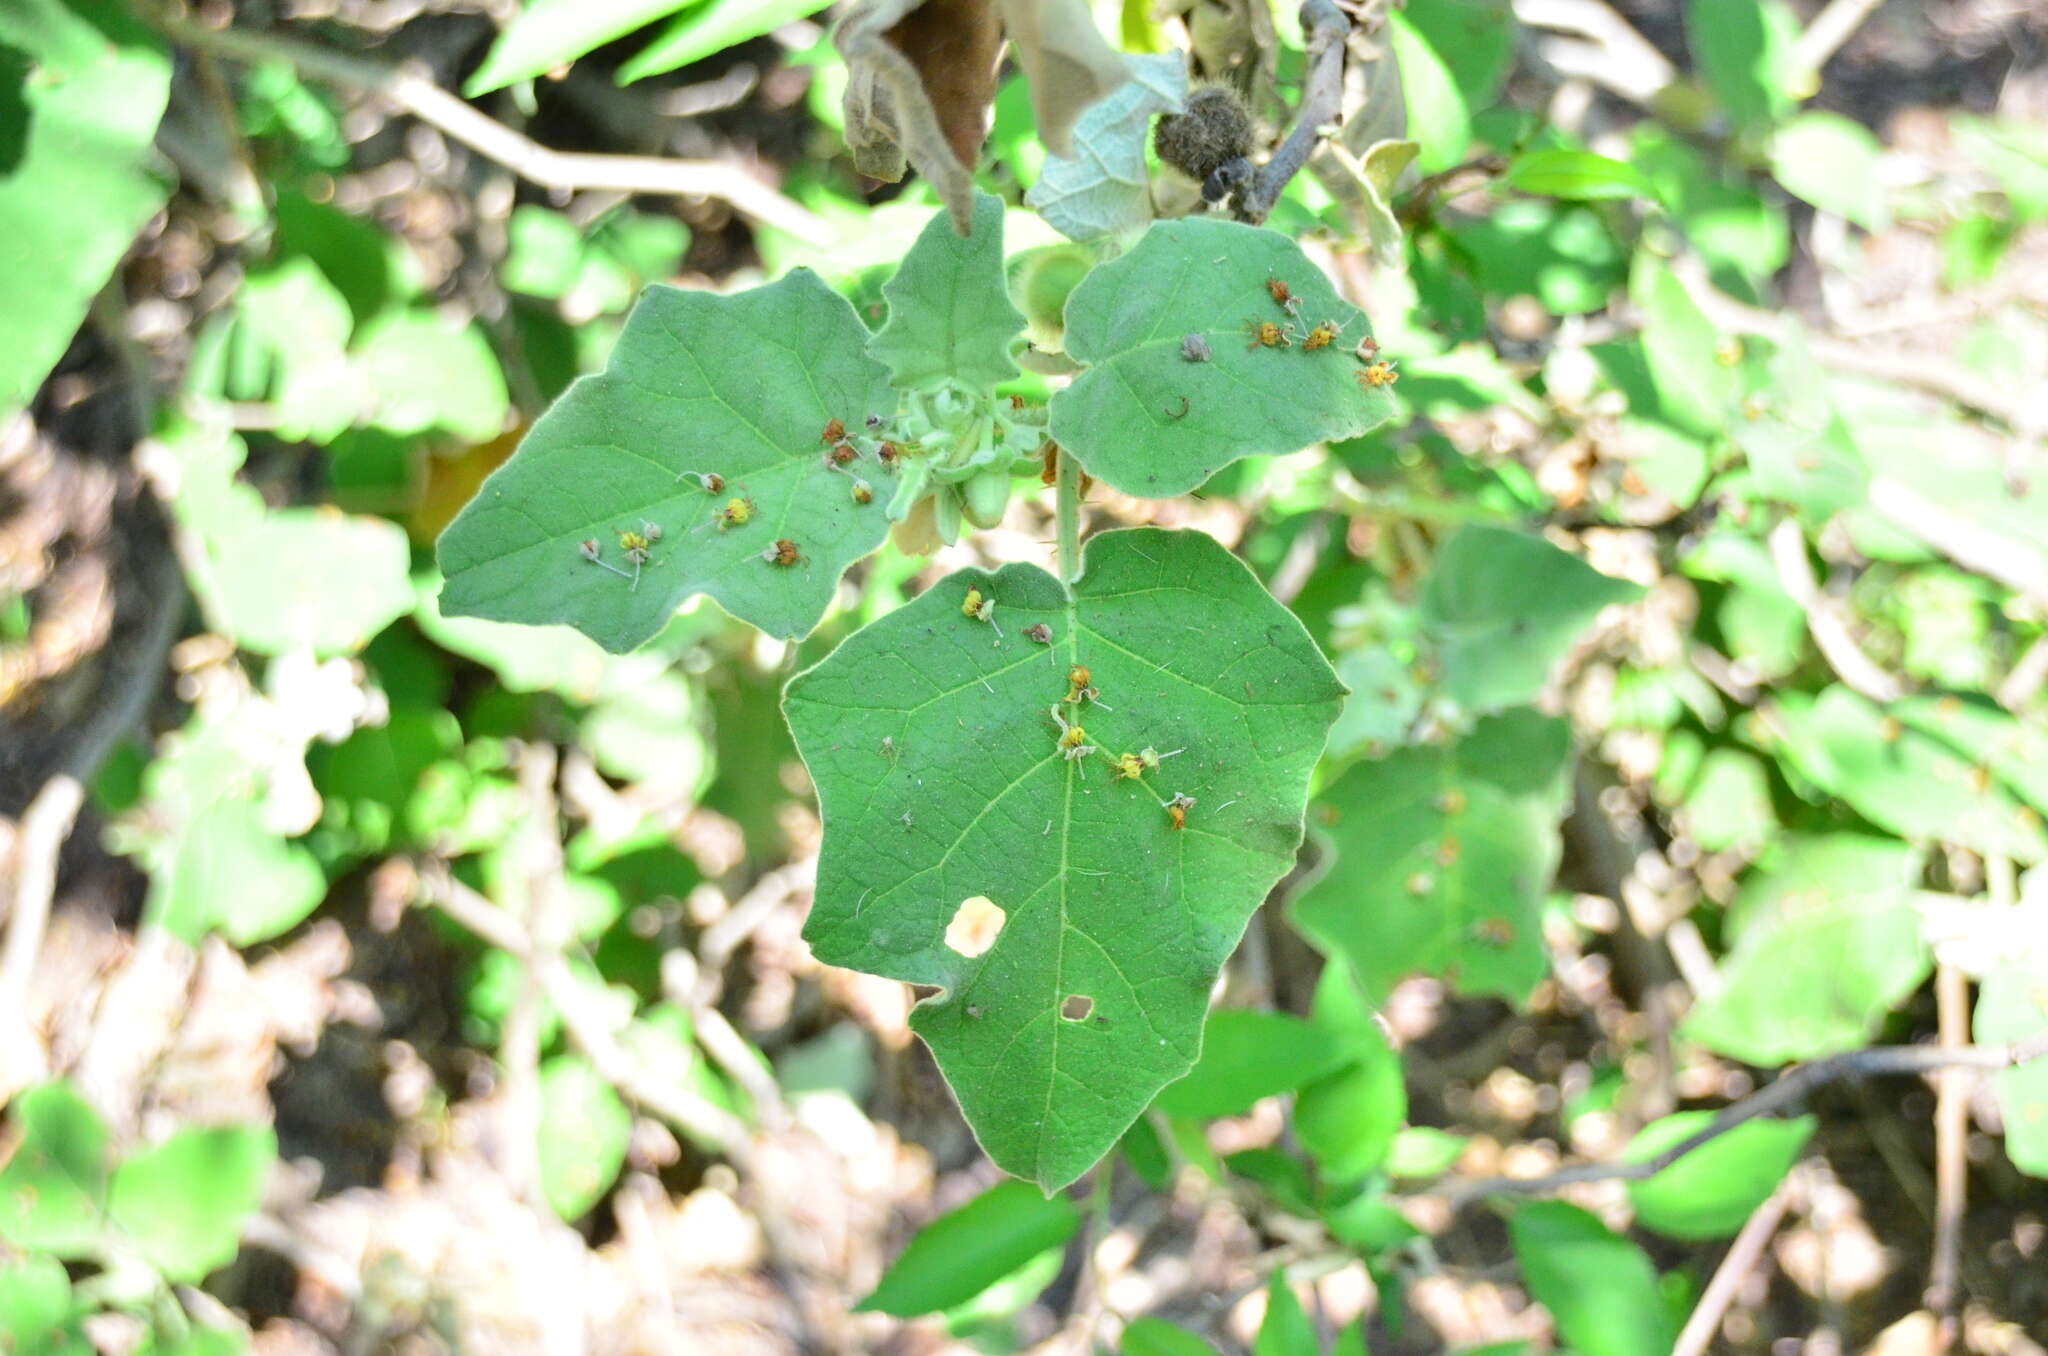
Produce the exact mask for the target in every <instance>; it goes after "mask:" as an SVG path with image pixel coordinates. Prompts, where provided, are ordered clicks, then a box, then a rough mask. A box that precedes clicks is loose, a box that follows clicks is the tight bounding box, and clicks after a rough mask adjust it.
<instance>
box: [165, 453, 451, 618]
mask: <svg viewBox="0 0 2048 1356" xmlns="http://www.w3.org/2000/svg"><path fill="white" fill-rule="evenodd" d="M159 446H160V447H161V448H162V449H163V450H164V451H165V452H166V453H167V454H168V455H169V457H170V459H171V460H173V461H174V462H175V464H176V470H177V474H176V477H175V492H174V494H173V497H172V500H171V509H172V512H173V513H174V514H175V515H176V516H177V518H178V519H179V521H180V522H181V523H183V524H184V525H185V526H186V527H187V528H188V529H189V530H190V531H191V532H192V533H193V535H194V536H195V537H196V538H197V540H198V543H199V545H200V547H201V548H202V550H201V553H200V555H199V556H198V558H197V559H195V560H193V561H191V562H189V564H188V568H189V570H190V580H191V584H192V591H193V592H194V593H195V594H197V595H198V597H199V603H200V606H201V608H202V610H203V611H204V612H205V613H206V617H207V621H208V623H209V624H210V625H211V626H212V627H214V629H216V630H218V631H220V632H222V633H223V634H226V635H228V636H231V637H232V638H233V639H234V640H235V641H236V642H237V643H238V644H240V645H241V646H242V647H243V648H244V649H248V650H254V651H256V652H258V653H260V654H284V653H288V652H290V651H293V650H299V649H310V650H312V651H313V652H314V653H315V654H321V655H326V654H346V653H350V652H352V651H355V650H358V649H360V648H361V647H362V646H363V645H364V644H366V643H367V642H368V641H369V639H370V637H372V636H374V635H375V634H376V633H377V632H379V631H381V630H383V629H384V627H385V626H387V625H388V624H389V623H390V622H391V620H392V619H393V618H395V617H398V616H400V615H402V614H403V613H404V612H405V611H406V610H407V609H408V608H409V607H411V606H412V584H411V582H410V580H409V579H408V578H407V573H408V571H409V570H410V569H411V567H412V551H411V548H410V547H409V546H408V545H407V544H406V540H405V531H404V529H403V528H400V527H399V526H398V525H397V524H395V523H390V522H386V521H384V520H382V519H379V518H367V517H357V516H353V515H348V514H340V513H336V512H334V511H333V510H331V509H275V510H273V509H270V508H267V507H266V506H265V505H264V502H263V498H262V496H261V495H260V494H258V493H257V492H256V490H255V489H253V488H252V487H250V486H247V485H244V484H241V483H239V482H238V481H237V480H236V479H235V472H236V471H237V470H239V469H240V468H241V465H242V460H243V458H244V456H246V455H247V453H246V449H245V447H244V445H243V443H242V440H241V439H240V438H238V437H235V436H234V435H233V434H230V433H228V432H226V431H225V429H222V428H217V427H213V428H210V427H203V426H201V425H199V424H179V425H176V426H174V427H172V428H170V429H169V430H167V431H166V432H165V433H164V434H163V435H162V436H161V438H160V440H159ZM337 580H346V581H347V587H337V585H336V581H337Z"/></svg>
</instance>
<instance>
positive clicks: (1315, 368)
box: [1052, 218, 1393, 499]
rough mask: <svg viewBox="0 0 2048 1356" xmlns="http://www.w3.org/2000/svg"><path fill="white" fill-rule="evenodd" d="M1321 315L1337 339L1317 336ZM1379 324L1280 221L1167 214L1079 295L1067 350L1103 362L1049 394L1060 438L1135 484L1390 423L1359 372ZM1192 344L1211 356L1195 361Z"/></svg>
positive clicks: (1149, 487)
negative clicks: (1273, 337)
mask: <svg viewBox="0 0 2048 1356" xmlns="http://www.w3.org/2000/svg"><path fill="white" fill-rule="evenodd" d="M1269 278H1277V279H1278V280H1279V281H1281V282H1283V283H1285V284H1286V285H1287V287H1288V289H1289V290H1290V291H1291V292H1292V293H1293V295H1294V298H1295V300H1296V301H1297V303H1298V309H1297V310H1296V311H1294V312H1290V311H1288V310H1285V309H1283V308H1282V307H1281V306H1280V304H1279V303H1277V302H1276V301H1274V299H1273V297H1272V296H1271V295H1269V294H1268V292H1267V290H1266V280H1267V279H1269ZM1324 321H1328V322H1330V323H1331V324H1332V325H1334V326H1335V327H1336V330H1337V337H1336V338H1335V339H1334V340H1332V341H1331V342H1330V343H1329V344H1328V345H1326V346H1324V347H1321V348H1317V349H1314V350H1310V349H1308V348H1307V347H1306V346H1305V341H1306V339H1307V336H1308V333H1309V331H1310V330H1311V329H1312V328H1313V327H1314V326H1317V325H1320V324H1322V323H1323V322H1324ZM1262 324H1273V325H1278V326H1291V327H1292V331H1293V333H1292V336H1291V342H1290V343H1289V344H1288V345H1287V346H1286V347H1284V348H1283V347H1279V346H1277V345H1276V346H1272V347H1268V346H1266V345H1264V344H1261V343H1259V342H1258V340H1257V339H1256V338H1255V337H1254V336H1253V334H1252V332H1251V331H1252V329H1253V328H1255V327H1257V326H1259V325H1262ZM1371 333H1372V331H1371V328H1370V326H1368V325H1367V323H1366V319H1365V314H1364V312H1362V311H1360V310H1359V309H1358V308H1357V307H1355V306H1353V305H1351V304H1350V303H1349V302H1347V301H1343V300H1341V299H1340V298H1339V297H1338V296H1337V293H1336V291H1335V290H1334V289H1333V288H1332V287H1331V286H1330V283H1329V280H1328V279H1327V278H1325V277H1324V276H1323V271H1322V270H1321V269H1319V268H1317V267H1316V266H1315V265H1314V264H1312V263H1310V262H1309V260H1308V258H1307V256H1306V255H1304V254H1303V253H1302V252H1301V249H1300V247H1299V246H1297V245H1296V244H1295V243H1294V242H1293V241H1291V240H1289V239H1288V238H1287V237H1285V236H1283V235H1281V234H1279V233H1278V232H1277V231H1263V230H1259V229H1257V228H1256V227H1252V226H1241V225H1239V224H1237V223H1236V222H1231V221H1210V220H1206V219H1200V218H1186V219H1183V220H1179V221H1162V222H1155V223H1154V224H1153V226H1152V228H1151V229H1150V230H1148V231H1146V233H1145V236H1144V238H1143V239H1142V240H1140V241H1139V242H1138V245H1137V248H1135V249H1133V250H1132V251H1131V252H1130V253H1129V254H1126V255H1124V256H1123V257H1122V258H1121V259H1117V260H1114V261H1112V262H1110V263H1107V264H1104V265H1102V266H1101V267H1099V268H1097V269H1095V270H1094V271H1093V272H1092V273H1090V274H1089V275H1088V277H1087V278H1086V279H1085V280H1084V281H1083V282H1082V283H1081V285H1080V286H1079V287H1077V288H1075V289H1074V294H1073V295H1072V296H1071V297H1069V298H1068V299H1067V354H1068V356H1070V357H1072V358H1074V359H1076V360H1077V361H1080V362H1084V363H1088V364H1090V365H1091V366H1090V367H1089V369H1088V371H1086V372H1083V373H1082V374H1081V375H1080V376H1078V377H1076V378H1075V379H1074V383H1073V385H1071V386H1069V387H1067V388H1066V389H1065V390H1063V391H1061V392H1059V393H1058V394H1057V395H1055V396H1054V397H1053V398H1052V436H1053V438H1054V439H1055V440H1056V441H1057V442H1058V443H1059V445H1060V446H1061V447H1063V448H1066V449H1067V450H1068V451H1070V452H1072V453H1073V454H1074V455H1075V456H1076V457H1078V458H1079V459H1080V461H1081V464H1082V465H1084V466H1086V467H1087V468H1088V471H1089V473H1090V474H1091V475H1093V476H1095V477H1096V478H1097V479H1098V480H1104V481H1107V482H1108V483H1109V484H1111V485H1114V486H1115V487H1116V488H1117V489H1119V490H1122V491H1123V492H1124V493H1126V494H1135V495H1142V496H1144V497H1145V498H1148V499H1165V498H1168V497H1170V496H1173V495H1176V494H1185V493H1187V492H1188V491H1189V490H1192V489H1194V488H1195V487H1196V486H1198V485H1200V484H1201V483H1202V482H1203V481H1205V480H1207V479H1208V478H1209V477H1210V476H1212V475H1214V474H1215V473H1216V472H1217V471H1219V470H1221V469H1222V468H1223V467H1225V466H1228V465H1229V464H1230V463H1231V462H1234V461H1236V460H1238V459H1239V458H1240V457H1251V456H1260V455H1266V454H1276V453H1289V452H1298V451H1300V450H1301V449H1302V448H1304V447H1307V446H1309V445H1310V444H1312V443H1318V442H1322V441H1324V440H1326V439H1331V438H1350V437H1354V436H1356V435H1358V434H1360V433H1364V432H1365V431H1366V430H1367V429H1370V428H1372V427H1373V426H1374V425H1376V424H1378V423H1380V422H1381V421H1383V420H1385V419H1386V418H1387V417H1388V415H1390V414H1391V413H1392V412H1393V401H1392V399H1391V397H1389V396H1388V394H1387V392H1386V390H1385V388H1383V387H1382V388H1367V387H1365V386H1363V385H1362V384H1361V383H1360V380H1359V378H1360V374H1362V373H1363V372H1364V371H1365V368H1364V366H1362V365H1361V364H1360V363H1359V361H1358V360H1357V359H1356V358H1355V357H1354V356H1353V355H1352V350H1353V349H1355V348H1356V347H1357V346H1358V343H1359V341H1360V340H1362V339H1365V338H1368V337H1370V335H1371ZM1191 336H1192V342H1191V339H1190V337H1191ZM1190 348H1199V349H1206V351H1207V352H1208V354H1209V355H1210V356H1208V357H1207V358H1203V359H1199V360H1194V359H1191V358H1190V357H1189V356H1188V355H1187V351H1186V350H1187V349H1190Z"/></svg>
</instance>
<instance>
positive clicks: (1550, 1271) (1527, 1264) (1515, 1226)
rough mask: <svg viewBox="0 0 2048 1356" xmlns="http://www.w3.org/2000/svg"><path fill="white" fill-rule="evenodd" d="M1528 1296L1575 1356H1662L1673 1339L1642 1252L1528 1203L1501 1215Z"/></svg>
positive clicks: (1572, 1213)
mask: <svg viewBox="0 0 2048 1356" xmlns="http://www.w3.org/2000/svg"><path fill="white" fill-rule="evenodd" d="M1508 1238H1509V1239H1510V1241H1511V1242H1512V1243H1513V1244H1514V1248H1515V1259H1516V1260H1517V1261H1519V1262H1520V1263H1521V1264H1522V1278H1523V1280H1524V1281H1525V1282H1526V1283H1527V1285H1528V1287H1529V1294H1530V1295H1531V1296H1532V1297H1534V1298H1535V1300H1536V1302H1537V1303H1539V1304H1541V1305H1542V1306H1543V1307H1544V1308H1546V1309H1548V1310H1549V1311H1550V1317H1551V1319H1552V1320H1553V1321H1554V1322H1556V1324H1557V1335H1558V1336H1559V1337H1561V1338H1563V1339H1564V1341H1565V1342H1566V1343H1568V1344H1569V1345H1570V1347H1571V1349H1572V1350H1573V1351H1575V1352H1578V1353H1580V1356H1669V1353H1670V1351H1671V1341H1672V1338H1673V1337H1674V1336H1676V1334H1675V1333H1674V1332H1673V1331H1672V1328H1671V1316H1670V1314H1669V1312H1668V1311H1667V1310H1666V1309H1665V1307H1664V1302H1663V1300H1662V1299H1661V1298H1659V1296H1658V1294H1657V1269H1656V1267H1655V1266H1654V1265H1652V1264H1651V1262H1650V1259H1649V1258H1648V1257H1647V1256H1646V1255H1644V1253H1643V1250H1642V1249H1641V1248H1638V1247H1637V1246H1636V1245H1635V1244H1633V1243H1631V1242H1629V1241H1628V1240H1627V1239H1624V1238H1617V1237H1615V1236H1614V1235H1613V1234H1611V1233H1609V1232H1608V1230H1607V1226H1606V1225H1604V1224H1602V1223H1601V1222H1600V1221H1599V1220H1598V1219H1595V1218H1594V1217H1593V1216H1592V1215H1590V1214H1588V1213H1586V1212H1585V1211H1584V1210H1581V1209H1579V1208H1578V1207H1577V1206H1575V1205H1566V1204H1565V1203H1564V1202H1562V1201H1535V1202H1532V1203H1530V1204H1528V1205H1523V1206H1518V1207H1516V1209H1515V1211H1514V1213H1513V1214H1511V1215H1509V1216H1508Z"/></svg>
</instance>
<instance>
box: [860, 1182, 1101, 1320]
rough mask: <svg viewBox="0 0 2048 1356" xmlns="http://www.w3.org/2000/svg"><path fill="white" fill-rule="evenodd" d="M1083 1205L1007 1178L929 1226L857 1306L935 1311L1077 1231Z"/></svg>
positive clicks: (905, 1314) (896, 1312)
mask: <svg viewBox="0 0 2048 1356" xmlns="http://www.w3.org/2000/svg"><path fill="white" fill-rule="evenodd" d="M1080 1226H1081V1212H1080V1211H1079V1210H1077V1209H1075V1208H1074V1204H1073V1202H1072V1201H1069V1200H1067V1199H1065V1198H1064V1197H1060V1196H1054V1197H1051V1198H1050V1199H1048V1198H1047V1197H1046V1196H1045V1195H1044V1194H1043V1193H1042V1192H1040V1191H1039V1190H1038V1189H1037V1188H1035V1187H1033V1186H1032V1185H1031V1184H1029V1183H1028V1182H1001V1183H998V1184H997V1185H995V1186H993V1187H991V1188H989V1189H988V1190H987V1191H984V1192H983V1193H982V1194H981V1195H979V1196H977V1197H975V1198H974V1199H973V1200H971V1201H969V1202H968V1203H967V1204H966V1205H963V1206H961V1207H960V1208H959V1209H957V1210H954V1211H952V1212H951V1213H949V1214H945V1215H941V1216H940V1217H939V1218H937V1219H935V1220H933V1221H932V1222H931V1223H930V1224H927V1225H925V1226H924V1228H922V1229H920V1230H918V1233H917V1237H915V1238H913V1239H912V1240H911V1241H910V1246H909V1247H908V1248H905V1249H904V1250H903V1255H902V1256H900V1257H898V1258H897V1259H896V1261H895V1262H894V1263H893V1264H891V1266H890V1267H889V1270H888V1272H887V1273H885V1274H884V1275H883V1277H882V1281H881V1284H879V1285H877V1286H876V1287H875V1289H874V1293H872V1294H870V1295H869V1296H868V1297H867V1298H866V1299H864V1300H862V1301H861V1302H860V1303H859V1304H857V1305H855V1306H854V1310H855V1312H856V1313H884V1314H890V1315H893V1316H894V1317H897V1318H912V1317H915V1316H916V1315H918V1314H929V1313H936V1312H937V1311H939V1310H941V1309H950V1308H952V1307H953V1306H954V1305H957V1304H963V1303H965V1302H966V1301H968V1300H970V1299H973V1298H974V1297H975V1296H976V1295H978V1294H980V1293H981V1292H982V1291H983V1290H985V1289H987V1288H988V1287H989V1286H991V1285H994V1284H995V1283H996V1282H997V1281H999V1280H1001V1279H1002V1278H1003V1277H1005V1276H1007V1275H1009V1274H1010V1273H1011V1272H1013V1271H1015V1270H1016V1269H1017V1268H1018V1267H1020V1266H1022V1265H1024V1264H1025V1263H1026V1262H1029V1261H1030V1260H1031V1259H1032V1258H1034V1257H1036V1256H1038V1255H1039V1254H1040V1253H1042V1252H1045V1251H1047V1250H1048V1249H1051V1248H1057V1247H1059V1246H1060V1245H1061V1244H1063V1243H1065V1242H1066V1241H1067V1240H1068V1239H1069V1238H1072V1237H1073V1236H1074V1231H1075V1230H1076V1229H1078V1228H1080Z"/></svg>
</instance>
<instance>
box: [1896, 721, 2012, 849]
mask: <svg viewBox="0 0 2048 1356" xmlns="http://www.w3.org/2000/svg"><path fill="white" fill-rule="evenodd" d="M1887 709H1888V710H1889V711H1890V712H1891V713H1892V714H1893V715H1895V716H1897V717H1898V718H1899V719H1900V720H1901V721H1903V722H1904V723H1905V724H1906V725H1907V726H1908V727H1909V728H1911V729H1914V730H1918V731H1920V732H1921V733H1923V734H1926V735H1928V736H1930V737H1931V738H1934V739H1937V740H1939V741H1941V743H1943V744H1944V745H1946V746H1947V747H1949V748H1951V749H1953V750H1955V751H1956V752H1957V753H1959V754H1961V755H1962V756H1963V757H1964V758H1966V759H1968V760H1969V763H1970V767H1971V771H1970V772H1969V773H1968V774H1966V778H1967V780H1970V781H1973V782H1974V781H1977V780H1981V778H1982V775H1983V773H1989V774H1990V775H1991V776H1992V777H1995V778H1996V779H1997V780H1998V782H1999V783H2000V784H2001V785H2002V786H2003V787H2004V788H2005V789H2007V790H2009V791H2011V792H2012V793H2013V795H2014V796H2016V797H2017V798H2018V799H2020V800H2023V801H2025V802H2026V803H2027V804H2028V805H2029V806H2031V807H2032V808H2033V810H2034V811H2035V814H2036V816H2037V817H2038V816H2042V815H2048V731H2043V730H2042V728H2041V727H2040V726H2038V725H2034V724H2028V723H2024V722H2022V721H2020V720H2019V719H2017V718H2015V717H2014V716H2012V715H2010V714H2008V713H2007V712H2006V711H2005V710H2004V709H2003V708H2001V707H1999V706H1996V705H1994V704H1993V703H1992V702H1991V700H1990V699H1989V698H1987V697H1979V696H1968V697H1906V698H1902V699H1901V700H1899V701H1896V702H1894V703H1892V704H1891V706H1890V707H1888V708H1887ZM1979 769H1981V772H1980V771H1979ZM2020 817H2021V818H2022V819H2025V818H2027V816H2026V812H2025V811H2024V810H2023V811H2021V813H2020ZM2036 822H2038V819H2037V820H2036Z"/></svg>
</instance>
